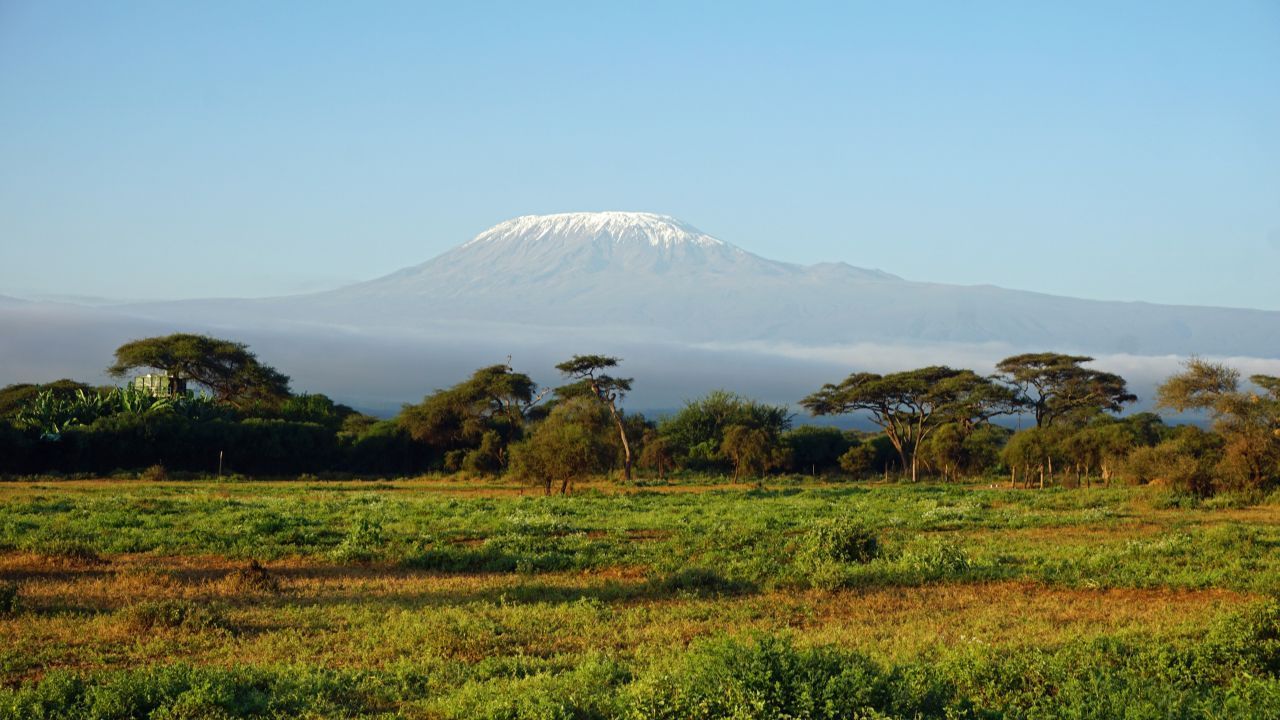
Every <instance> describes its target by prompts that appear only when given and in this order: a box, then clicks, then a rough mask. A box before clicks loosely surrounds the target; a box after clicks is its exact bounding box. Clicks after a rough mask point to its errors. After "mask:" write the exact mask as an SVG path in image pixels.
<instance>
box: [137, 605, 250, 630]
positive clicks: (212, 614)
mask: <svg viewBox="0 0 1280 720" xmlns="http://www.w3.org/2000/svg"><path fill="white" fill-rule="evenodd" d="M124 620H125V623H126V624H127V625H128V627H129V628H130V629H131V630H133V631H134V632H149V631H152V630H163V629H167V630H187V631H190V632H200V631H203V630H213V629H228V628H229V627H230V625H229V624H228V622H227V618H226V616H225V615H224V614H223V613H222V611H221V610H220V609H219V608H217V607H214V606H211V605H207V604H201V603H196V602H193V601H191V600H173V599H168V600H144V601H142V602H140V603H137V604H135V605H130V606H129V607H127V608H125V610H124Z"/></svg>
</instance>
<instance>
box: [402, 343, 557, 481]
mask: <svg viewBox="0 0 1280 720" xmlns="http://www.w3.org/2000/svg"><path fill="white" fill-rule="evenodd" d="M545 394H546V393H545V392H541V393H540V392H538V386H537V384H536V383H534V381H533V379H532V378H530V377H529V376H528V375H526V374H524V373H518V372H515V371H514V370H513V369H512V368H511V366H510V365H490V366H488V367H483V368H480V369H479V370H476V371H475V372H474V373H472V375H471V377H470V378H468V379H466V380H464V381H462V382H460V383H458V384H457V385H454V386H453V387H451V388H448V389H446V390H437V391H436V392H434V393H432V394H431V395H428V396H427V397H425V398H423V400H422V402H421V403H418V404H417V405H406V406H404V407H403V408H402V409H401V411H400V415H399V416H398V417H397V418H396V420H397V422H398V423H399V425H400V426H401V427H403V428H404V429H405V430H406V431H408V433H409V435H410V437H412V438H413V439H414V440H417V441H419V442H423V443H426V444H427V445H430V446H431V447H432V448H434V449H435V450H437V451H440V452H442V453H444V454H445V455H446V460H447V461H449V462H447V463H446V464H447V465H450V466H451V467H450V468H449V469H455V470H456V469H459V468H466V469H468V470H475V471H482V472H494V471H497V470H500V469H501V468H502V467H503V466H505V465H506V462H507V457H506V448H507V446H508V445H510V444H511V443H513V442H515V441H517V440H519V439H520V438H521V437H522V436H523V434H524V427H525V423H526V421H527V420H528V417H529V415H530V414H532V412H533V410H534V408H535V407H536V406H537V404H538V403H539V402H540V401H541V400H542V398H543V397H544V396H545ZM449 453H456V456H453V455H449ZM455 457H456V459H457V462H453V461H452V460H450V458H455Z"/></svg>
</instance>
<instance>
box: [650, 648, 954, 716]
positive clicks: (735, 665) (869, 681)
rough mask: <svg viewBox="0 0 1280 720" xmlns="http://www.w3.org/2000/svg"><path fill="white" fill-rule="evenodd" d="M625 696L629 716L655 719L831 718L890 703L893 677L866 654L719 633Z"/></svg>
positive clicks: (910, 711)
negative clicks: (718, 637)
mask: <svg viewBox="0 0 1280 720" xmlns="http://www.w3.org/2000/svg"><path fill="white" fill-rule="evenodd" d="M631 695H632V702H633V707H632V715H631V716H632V717H635V718H653V719H655V720H658V719H662V718H672V719H673V720H675V719H677V718H679V719H680V720H699V719H706V720H710V719H712V718H733V719H734V720H755V719H756V718H759V719H760V720H764V719H765V718H769V719H770V720H772V719H774V718H811V719H813V720H822V719H830V720H836V719H837V718H850V717H858V716H859V715H863V716H865V713H866V712H867V711H869V710H876V709H884V708H888V707H890V706H891V705H892V704H893V703H892V697H891V696H892V687H891V678H890V677H889V675H887V674H886V673H885V672H884V670H883V669H881V668H880V667H879V666H878V665H877V664H875V663H874V662H872V661H871V660H869V659H868V658H866V657H865V656H864V655H861V654H860V653H856V652H848V651H842V650H837V649H834V648H822V647H819V648H804V649H799V648H796V647H794V646H793V645H792V644H791V642H790V641H789V640H787V639H785V638H778V637H774V636H768V635H766V636H762V637H760V638H759V639H757V640H756V641H755V642H753V643H750V644H744V643H742V642H739V641H736V640H729V639H722V640H713V641H708V642H703V643H701V644H699V645H695V646H694V647H692V648H691V649H690V650H689V652H688V653H686V654H685V655H683V656H682V657H680V658H679V659H678V660H676V661H675V662H674V663H672V664H670V665H667V666H659V667H657V668H654V669H653V670H651V671H650V672H649V673H647V674H646V675H644V676H642V677H641V678H640V679H639V680H638V681H637V682H636V683H635V684H634V685H633V686H632V688H631ZM902 710H903V711H904V712H903V714H904V715H906V716H908V717H910V716H912V715H919V714H928V715H934V714H939V715H940V713H939V712H938V711H939V710H941V708H938V707H915V708H902Z"/></svg>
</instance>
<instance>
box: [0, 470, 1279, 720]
mask: <svg viewBox="0 0 1280 720" xmlns="http://www.w3.org/2000/svg"><path fill="white" fill-rule="evenodd" d="M1175 500H1176V499H1175ZM0 581H3V585H2V586H0V677H2V680H0V684H2V685H3V687H2V688H0V715H2V716H4V717H121V718H124V717H146V716H151V717H164V718H202V717H241V716H249V717H274V716H279V717H366V716H385V717H401V716H403V717H421V718H450V717H457V718H614V717H627V718H649V717H670V718H684V717H707V718H710V717H725V718H789V717H831V718H836V717H841V718H851V717H867V718H877V717H1098V718H1103V717H1150V718H1166V717H1241V718H1244V717H1280V603H1278V602H1277V600H1276V593H1277V592H1278V591H1280V502H1278V501H1277V498H1276V497H1275V496H1272V497H1271V498H1270V499H1266V500H1264V501H1263V502H1262V503H1260V504H1254V505H1244V504H1243V503H1238V502H1235V501H1233V500H1231V499H1223V500H1218V501H1216V502H1208V503H1190V504H1189V503H1183V502H1174V501H1171V498H1170V497H1169V496H1168V495H1166V494H1163V493H1162V492H1161V491H1159V490H1157V489H1144V488H1127V487H1126V488H1111V489H1103V488H1092V489H1050V490H1009V489H1003V488H992V487H987V486H985V485H971V486H942V485H927V484H921V485H898V484H857V485H850V484H842V485H824V484H812V483H803V484H794V485H777V486H770V487H765V488H757V487H754V486H745V485H744V486H731V485H705V486H695V485H674V486H661V487H649V488H625V489H621V488H618V487H616V486H613V485H606V484H600V485H590V486H586V487H584V488H582V489H581V491H580V492H578V493H576V494H575V495H573V496H570V497H542V496H540V495H538V494H535V493H534V492H532V491H530V490H528V489H522V488H519V487H514V486H508V485H501V484H484V483H476V482H468V483H463V482H454V481H449V480H440V479H420V480H405V481H386V482H376V483H374V482H318V481H305V480H302V481H292V482H239V483H218V482H151V483H144V482H135V481H115V480H113V481H48V482H10V483H4V484H0ZM6 588H7V590H6Z"/></svg>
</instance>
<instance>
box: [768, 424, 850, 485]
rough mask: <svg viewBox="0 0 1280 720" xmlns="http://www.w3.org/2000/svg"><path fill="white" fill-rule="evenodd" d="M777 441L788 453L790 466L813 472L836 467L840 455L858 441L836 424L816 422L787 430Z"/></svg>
mask: <svg viewBox="0 0 1280 720" xmlns="http://www.w3.org/2000/svg"><path fill="white" fill-rule="evenodd" d="M779 441H780V442H781V443H782V446H783V447H785V448H787V450H788V451H789V453H790V459H791V469H792V470H794V471H796V472H801V473H813V474H817V473H826V472H831V471H833V470H838V469H840V457H841V456H843V455H844V454H845V453H846V452H848V451H849V450H850V449H851V448H853V447H855V446H857V445H858V441H857V439H856V438H853V437H851V436H850V435H849V434H848V433H845V432H844V431H842V430H840V429H839V428H833V427H820V426H817V425H801V426H800V427H798V428H794V429H791V430H788V431H786V432H784V433H782V434H781V436H780V437H779Z"/></svg>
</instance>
